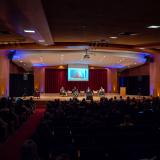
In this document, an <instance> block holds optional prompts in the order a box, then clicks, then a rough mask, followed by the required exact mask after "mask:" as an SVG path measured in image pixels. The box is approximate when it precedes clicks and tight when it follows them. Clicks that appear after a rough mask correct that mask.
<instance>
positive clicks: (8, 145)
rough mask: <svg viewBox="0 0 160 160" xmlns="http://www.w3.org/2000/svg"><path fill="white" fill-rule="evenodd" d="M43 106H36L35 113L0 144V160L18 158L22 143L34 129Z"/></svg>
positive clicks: (43, 109) (42, 111)
mask: <svg viewBox="0 0 160 160" xmlns="http://www.w3.org/2000/svg"><path fill="white" fill-rule="evenodd" d="M44 112H45V108H43V107H37V109H36V110H35V113H34V114H33V115H31V117H30V118H29V119H28V120H27V121H26V122H25V123H24V124H23V125H22V126H21V127H20V128H19V129H18V130H17V131H16V132H15V133H14V134H12V135H11V136H10V137H9V138H8V139H7V141H6V142H5V143H4V144H1V145H0V160H20V151H21V147H22V144H23V143H24V141H25V140H26V139H28V138H29V137H30V136H31V135H32V134H33V133H34V132H35V130H36V128H37V126H38V124H39V122H40V120H41V119H42V118H43V115H44Z"/></svg>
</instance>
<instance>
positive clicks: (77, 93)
mask: <svg viewBox="0 0 160 160" xmlns="http://www.w3.org/2000/svg"><path fill="white" fill-rule="evenodd" d="M72 95H73V97H78V95H79V91H78V89H77V88H76V86H74V88H73V89H72Z"/></svg>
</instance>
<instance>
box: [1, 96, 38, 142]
mask: <svg viewBox="0 0 160 160" xmlns="http://www.w3.org/2000/svg"><path fill="white" fill-rule="evenodd" d="M34 109H35V104H34V102H33V101H32V99H30V100H22V99H20V98H18V99H13V98H5V97H2V98H1V99H0V142H1V143H3V142H4V141H5V140H6V139H7V137H8V136H9V135H10V134H12V133H14V132H15V130H16V129H17V128H19V127H20V126H21V125H22V124H23V122H25V121H26V120H27V119H28V117H29V116H30V115H31V114H32V113H33V111H34Z"/></svg>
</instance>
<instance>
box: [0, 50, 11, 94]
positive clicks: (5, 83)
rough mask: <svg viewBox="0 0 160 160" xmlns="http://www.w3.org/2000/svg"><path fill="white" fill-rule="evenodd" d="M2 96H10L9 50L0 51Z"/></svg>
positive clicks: (0, 89)
mask: <svg viewBox="0 0 160 160" xmlns="http://www.w3.org/2000/svg"><path fill="white" fill-rule="evenodd" d="M0 96H9V59H8V57H7V51H4V50H1V51H0Z"/></svg>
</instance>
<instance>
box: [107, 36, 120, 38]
mask: <svg viewBox="0 0 160 160" xmlns="http://www.w3.org/2000/svg"><path fill="white" fill-rule="evenodd" d="M109 38H111V39H117V38H118V37H116V36H111V37H109Z"/></svg>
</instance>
